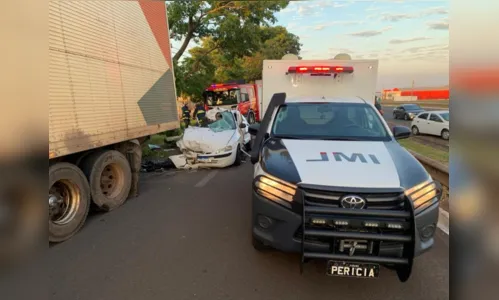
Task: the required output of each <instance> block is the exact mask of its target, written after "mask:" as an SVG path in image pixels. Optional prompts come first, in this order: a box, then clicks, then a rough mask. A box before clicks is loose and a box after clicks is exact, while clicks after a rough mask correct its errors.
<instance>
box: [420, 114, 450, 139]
mask: <svg viewBox="0 0 499 300" xmlns="http://www.w3.org/2000/svg"><path fill="white" fill-rule="evenodd" d="M411 130H412V134H414V135H418V134H430V135H438V136H441V137H442V138H443V139H444V140H448V139H449V137H450V132H449V111H448V110H441V111H431V112H423V113H420V114H418V115H417V116H416V117H415V118H414V120H412V122H411Z"/></svg>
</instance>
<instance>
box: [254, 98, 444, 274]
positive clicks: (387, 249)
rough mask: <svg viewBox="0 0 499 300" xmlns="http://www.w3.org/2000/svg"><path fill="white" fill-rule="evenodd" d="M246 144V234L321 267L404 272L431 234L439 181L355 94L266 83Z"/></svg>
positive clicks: (405, 133)
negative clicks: (291, 90) (299, 93)
mask: <svg viewBox="0 0 499 300" xmlns="http://www.w3.org/2000/svg"><path fill="white" fill-rule="evenodd" d="M249 132H250V134H252V135H254V136H255V139H254V144H253V147H252V149H253V150H252V153H251V162H252V163H253V164H254V176H253V182H252V212H251V214H252V225H251V226H252V243H253V247H254V248H255V249H257V250H259V251H264V250H267V249H276V250H280V251H284V252H297V253H300V254H301V265H300V266H301V270H303V264H304V263H305V262H307V261H308V260H310V259H320V260H325V261H326V262H327V264H326V265H327V267H326V269H325V273H326V274H327V275H330V276H347V277H361V278H375V277H378V276H379V273H380V265H384V266H387V267H390V268H391V269H393V270H395V271H396V272H397V274H398V277H399V279H400V280H401V281H403V282H404V281H406V280H408V278H409V277H410V274H411V270H412V265H413V260H414V258H415V257H417V256H419V255H421V254H422V253H424V252H425V251H427V250H429V249H430V248H431V247H432V246H433V244H434V233H435V230H436V228H437V222H438V215H439V201H440V197H441V186H440V184H439V183H438V182H435V181H434V180H433V179H432V178H431V176H430V175H429V174H428V172H427V171H426V170H425V168H424V167H423V166H422V165H421V164H420V163H419V162H418V161H417V160H416V159H415V158H414V157H413V156H412V155H411V154H410V153H409V152H408V151H407V150H405V149H404V148H403V147H402V146H400V145H399V143H398V142H397V140H399V139H404V138H408V137H409V136H410V134H411V131H410V129H409V128H407V127H403V126H395V127H393V129H392V130H390V128H389V126H388V125H387V123H386V122H385V121H384V120H383V118H382V117H381V115H380V113H379V112H378V111H377V109H376V108H375V107H374V105H373V103H370V102H366V101H365V100H364V99H363V98H361V97H316V96H313V97H292V98H291V97H290V98H287V96H286V93H275V94H274V95H273V96H272V99H271V100H270V101H269V104H268V106H267V107H266V111H265V115H264V117H263V119H262V122H261V123H260V124H253V125H250V127H249Z"/></svg>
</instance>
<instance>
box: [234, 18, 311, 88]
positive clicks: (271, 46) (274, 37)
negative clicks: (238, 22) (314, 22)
mask: <svg viewBox="0 0 499 300" xmlns="http://www.w3.org/2000/svg"><path fill="white" fill-rule="evenodd" d="M301 46H302V44H300V38H299V37H298V36H296V35H294V34H292V33H290V32H288V31H287V30H286V28H285V27H282V26H275V27H262V28H261V29H260V50H259V51H258V52H257V53H255V54H254V55H252V56H246V57H244V60H243V63H242V66H241V68H242V69H244V70H245V77H244V79H246V80H247V81H255V80H258V79H261V78H262V69H263V60H265V59H281V57H283V56H284V55H285V54H288V53H291V54H296V55H298V54H300V50H301Z"/></svg>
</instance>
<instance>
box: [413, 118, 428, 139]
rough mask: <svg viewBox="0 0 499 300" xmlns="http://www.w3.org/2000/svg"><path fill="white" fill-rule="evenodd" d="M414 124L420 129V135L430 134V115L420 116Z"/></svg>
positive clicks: (415, 119)
mask: <svg viewBox="0 0 499 300" xmlns="http://www.w3.org/2000/svg"><path fill="white" fill-rule="evenodd" d="M413 124H414V125H415V126H416V127H418V129H419V133H422V134H427V133H428V113H422V114H419V115H418V116H417V117H416V118H414V122H413Z"/></svg>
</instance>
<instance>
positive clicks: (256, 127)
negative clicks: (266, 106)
mask: <svg viewBox="0 0 499 300" xmlns="http://www.w3.org/2000/svg"><path fill="white" fill-rule="evenodd" d="M259 130H260V124H259V123H255V124H251V125H250V126H249V127H248V132H249V134H251V135H257V134H258V131H259Z"/></svg>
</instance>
